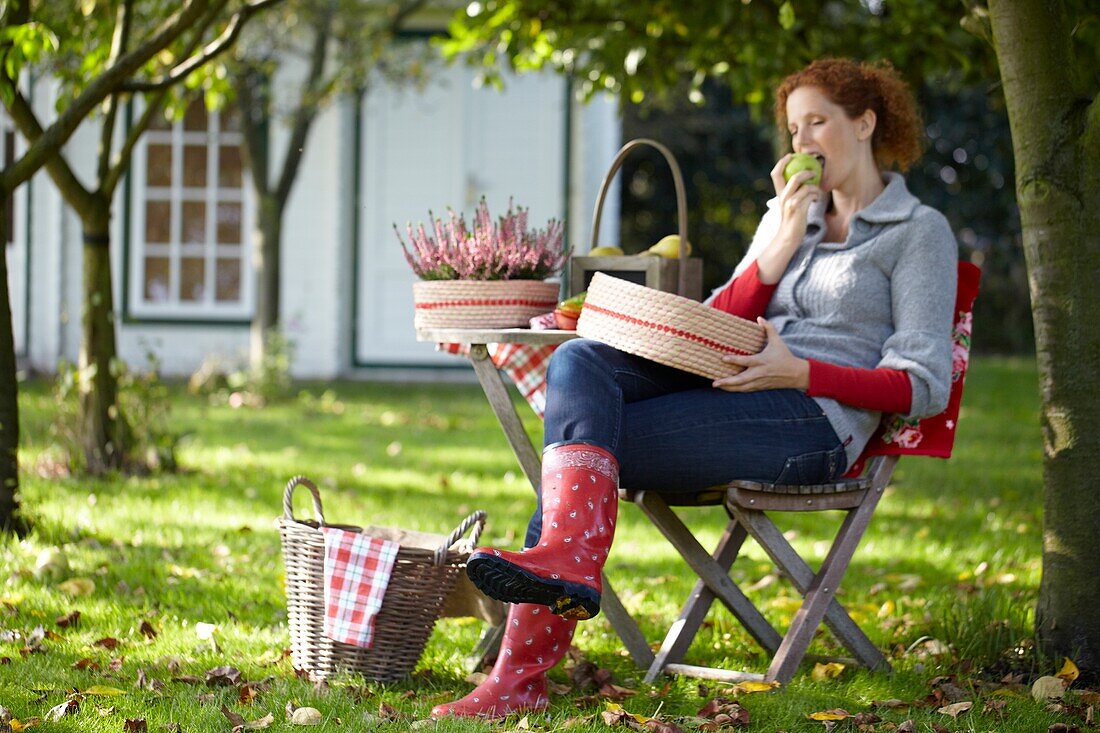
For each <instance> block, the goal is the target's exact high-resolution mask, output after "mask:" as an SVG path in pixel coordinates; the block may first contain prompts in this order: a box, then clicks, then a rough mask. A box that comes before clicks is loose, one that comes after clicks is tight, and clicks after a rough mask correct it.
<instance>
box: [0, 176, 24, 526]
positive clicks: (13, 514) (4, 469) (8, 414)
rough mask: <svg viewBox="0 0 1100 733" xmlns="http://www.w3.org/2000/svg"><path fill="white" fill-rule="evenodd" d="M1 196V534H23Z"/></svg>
mask: <svg viewBox="0 0 1100 733" xmlns="http://www.w3.org/2000/svg"><path fill="white" fill-rule="evenodd" d="M7 204H8V197H7V195H5V194H4V193H3V192H0V530H3V531H4V532H11V531H16V532H20V533H22V531H23V529H24V527H23V523H22V521H21V520H20V518H19V516H18V511H19V455H18V450H19V391H18V386H17V382H16V378H15V334H14V333H13V332H12V325H11V300H10V297H11V296H10V294H9V293H8V248H7V247H6V246H5V245H4V242H6V241H8V240H7V236H6V235H7V232H6V231H5V226H6V224H5V222H6V221H7V217H6V216H5V215H6V213H7V212H6V211H5V208H6V207H7Z"/></svg>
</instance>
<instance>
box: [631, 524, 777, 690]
mask: <svg viewBox="0 0 1100 733" xmlns="http://www.w3.org/2000/svg"><path fill="white" fill-rule="evenodd" d="M747 537H748V533H747V532H745V529H744V528H743V527H742V526H741V525H739V524H738V523H737V522H733V521H731V522H730V523H729V524H728V525H727V526H726V531H725V532H723V533H722V539H721V540H720V541H719V542H718V547H717V548H715V550H714V555H713V558H714V562H715V563H716V564H717V565H718V567H720V568H722V569H723V570H724V571H725V572H726V573H727V574H728V572H729V568H730V566H732V565H733V561H734V560H735V559H737V554H738V553H739V552H740V551H741V546H742V545H743V544H744V543H745V539H746V538H747ZM714 599H715V595H714V591H712V590H711V589H710V588H708V587H707V584H706V583H704V582H703V581H702V580H698V581H696V583H695V587H694V588H692V590H691V595H690V596H688V600H687V602H686V603H685V604H684V607H683V609H682V610H681V611H680V617H679V618H678V619H677V620H676V623H674V624H673V625H672V627H671V628H669V630H668V634H667V635H666V636H665V640H664V642H663V643H662V644H661V648H660V650H659V651H658V652H657V656H656V658H654V660H653V664H652V666H650V668H649V672H648V673H647V674H646V676H645V681H646V682H647V683H652V682H653V681H654V680H656V679H657V676H658V675H659V674H661V673H662V672H663V671H664V670H665V667H666V666H668V665H670V664H678V663H679V662H681V661H682V660H683V658H684V654H685V653H687V650H688V647H690V646H691V643H692V641H694V640H695V634H696V633H698V631H699V627H700V626H702V625H703V621H704V620H705V619H706V617H707V612H708V611H710V607H711V605H712V604H713V603H714ZM769 651H770V652H772V653H774V651H775V650H774V649H773V650H769Z"/></svg>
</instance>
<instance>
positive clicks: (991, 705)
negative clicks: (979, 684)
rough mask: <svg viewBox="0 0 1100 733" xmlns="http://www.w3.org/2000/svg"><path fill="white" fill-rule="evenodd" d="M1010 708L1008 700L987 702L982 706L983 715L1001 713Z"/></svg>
mask: <svg viewBox="0 0 1100 733" xmlns="http://www.w3.org/2000/svg"><path fill="white" fill-rule="evenodd" d="M1007 706H1008V700H986V701H985V704H983V705H982V712H983V713H999V712H1001V711H1002V710H1004V709H1005V708H1006V707H1007Z"/></svg>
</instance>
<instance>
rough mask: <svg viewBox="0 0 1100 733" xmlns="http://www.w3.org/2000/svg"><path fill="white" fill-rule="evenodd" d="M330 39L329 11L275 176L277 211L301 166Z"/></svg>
mask: <svg viewBox="0 0 1100 733" xmlns="http://www.w3.org/2000/svg"><path fill="white" fill-rule="evenodd" d="M331 36H332V9H331V8H329V9H328V10H326V11H325V13H324V15H323V16H322V17H321V18H320V20H319V22H318V23H317V26H316V36H315V37H314V39H313V50H312V52H311V53H310V61H309V71H308V72H307V73H306V80H305V83H304V84H302V95H301V98H300V99H299V100H298V108H297V109H296V110H295V112H294V124H293V125H292V127H291V133H290V140H289V141H288V143H287V150H286V156H284V158H283V169H282V171H281V172H280V174H279V182H278V184H277V185H276V186H275V200H276V202H277V203H278V207H279V209H280V210H282V208H283V206H285V205H286V200H287V197H288V196H289V195H290V187H291V186H293V185H294V178H295V177H296V176H297V175H298V166H299V165H301V162H302V155H303V154H304V152H305V145H306V137H307V136H308V135H309V128H310V126H311V125H312V124H313V120H314V119H315V118H316V117H317V105H318V99H317V90H318V88H319V86H320V85H321V79H322V77H323V76H324V74H325V63H326V61H327V59H328V45H329V40H330V38H331Z"/></svg>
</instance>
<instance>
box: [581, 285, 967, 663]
mask: <svg viewBox="0 0 1100 733" xmlns="http://www.w3.org/2000/svg"><path fill="white" fill-rule="evenodd" d="M979 276H980V272H979V271H978V269H977V268H976V267H974V266H973V265H970V264H969V263H961V264H960V267H959V292H958V296H957V299H956V323H955V331H954V340H955V352H954V353H955V359H954V368H953V374H952V378H953V383H952V388H951V398H950V401H949V403H948V407H947V409H946V410H945V411H944V412H943V413H941V414H940V415H937V416H935V417H933V418H928V419H927V420H923V421H920V422H919V423H917V422H905V421H904V420H902V419H901V418H899V417H897V416H886V417H885V418H884V420H883V424H882V425H881V426H880V428H879V430H878V432H876V434H875V435H874V436H873V437H872V438H871V441H870V442H869V444H868V448H867V449H866V450H865V451H864V454H863V456H862V457H861V460H860V461H859V462H857V464H856V466H855V467H853V471H854V472H855V473H856V474H857V475H855V476H854V477H852V478H844V479H842V480H840V481H837V482H836V483H831V484H823V485H816V486H783V485H776V484H766V483H759V482H754V481H733V482H731V483H730V484H728V485H726V486H723V487H717V488H715V489H712V490H708V491H705V492H702V493H700V494H697V495H694V496H691V497H683V496H678V495H677V496H674V497H663V496H661V495H660V494H659V493H657V492H653V491H637V492H632V491H629V490H623V491H620V498H621V499H622V500H625V501H629V502H632V503H633V504H635V505H636V506H638V508H639V509H641V510H642V512H643V513H644V514H645V515H646V516H647V517H648V518H649V520H650V521H652V522H653V524H654V525H655V526H656V527H657V528H658V529H659V530H660V531H661V533H662V534H663V535H664V536H665V538H666V539H668V541H669V542H670V543H671V544H672V545H673V547H675V548H676V550H677V551H678V552H679V554H680V555H681V556H682V557H683V558H684V560H685V561H686V562H687V564H688V565H689V566H690V567H691V569H692V570H693V571H695V574H696V575H697V576H698V578H699V579H698V581H697V582H696V584H695V587H694V588H693V590H692V592H691V595H690V596H689V597H688V600H687V602H686V604H685V605H684V607H683V610H682V611H681V612H680V616H679V618H678V619H677V620H676V622H675V623H674V624H673V625H672V626H671V628H670V629H669V631H668V633H667V634H666V636H665V639H664V642H663V643H662V644H661V647H660V649H659V651H658V652H657V654H656V655H655V656H654V655H653V654H652V652H651V651H650V649H649V647H648V645H647V644H646V641H645V637H644V636H643V635H642V632H641V630H640V629H639V627H638V625H637V623H636V622H635V621H634V620H633V619H632V618H631V617H630V616H629V614H628V613H626V611H625V609H623V607H622V604H621V603H620V602H619V600H618V598H616V597H615V595H614V591H611V590H610V585H609V584H607V583H606V582H605V586H604V602H603V603H604V610H605V613H606V614H607V616H608V619H609V620H610V621H611V623H612V626H613V627H614V628H615V630H616V632H618V634H619V636H620V637H621V638H622V639H623V642H624V644H625V645H626V647H627V649H628V651H629V652H630V653H631V655H632V657H633V658H634V660H635V662H636V663H638V664H639V666H642V667H644V668H647V670H648V671H647V673H646V676H645V679H646V681H647V682H653V681H654V680H655V679H656V678H657V676H658V675H660V674H661V673H662V672H667V673H671V674H681V675H686V676H692V677H703V678H709V679H718V680H723V681H732V682H735V681H739V680H749V679H755V680H765V681H773V680H774V681H778V682H782V683H786V682H788V681H790V679H791V678H792V677H793V676H794V674H795V672H796V671H797V669H798V666H799V665H800V664H801V662H802V661H803V659H804V658H805V656H806V651H807V649H808V648H809V645H810V642H811V641H812V639H813V636H814V633H815V632H816V630H817V628H818V627H819V626H820V625H821V623H822V622H824V623H825V625H826V626H827V627H828V628H829V629H830V631H832V633H833V635H834V636H835V637H836V638H837V640H838V641H840V643H841V644H842V645H843V646H844V647H845V648H847V649H848V651H850V652H851V653H852V655H853V657H854V658H855V661H856V662H858V663H859V664H862V665H863V666H865V667H867V668H869V669H873V670H889V669H890V664H889V662H887V661H886V658H885V657H884V656H883V654H882V652H881V651H879V649H878V648H877V647H876V646H875V645H874V644H873V643H872V642H871V640H870V639H868V638H867V635H866V634H864V633H863V631H862V630H861V629H860V628H859V626H858V625H857V624H856V623H855V621H853V620H852V618H851V616H849V614H848V612H847V611H846V610H845V609H844V607H843V606H841V604H840V603H839V602H838V601H837V600H836V593H837V589H838V587H839V586H840V583H841V581H842V580H843V578H844V574H845V572H846V571H847V569H848V564H849V563H850V562H851V560H852V557H853V555H854V554H855V551H856V548H857V547H858V546H859V543H860V540H861V539H862V538H863V535H864V533H865V532H866V530H867V527H868V525H869V523H870V521H871V517H872V515H873V514H874V511H875V507H876V506H878V502H879V499H881V498H882V494H883V491H884V490H885V489H886V486H887V485H888V484H889V483H890V479H891V476H892V475H893V472H894V468H895V466H896V465H897V462H898V457H899V456H900V455H934V456H940V457H944V458H946V457H947V456H949V455H950V453H951V448H952V445H953V443H954V436H955V426H956V422H957V419H958V414H959V406H960V403H961V401H962V386H963V382H964V377H965V372H966V366H967V364H968V360H969V347H970V323H971V317H970V314H971V310H972V307H973V302H974V298H975V296H976V295H977V290H978V281H979ZM918 436H919V437H918ZM865 461H866V462H865ZM670 504H673V505H677V506H687V505H690V506H701V505H717V504H721V505H722V506H723V507H724V508H725V510H726V513H727V515H728V516H729V524H728V525H727V526H726V530H725V532H724V533H723V534H722V537H721V539H720V541H719V542H718V546H717V547H716V548H715V550H714V552H713V553H709V552H707V551H706V550H705V549H704V548H703V546H702V545H701V544H699V541H698V540H697V539H696V538H695V536H694V535H693V534H692V533H691V531H690V530H689V529H688V528H687V527H686V526H684V523H683V522H682V521H681V519H680V518H679V516H677V515H676V513H675V512H673V511H672V509H671V508H670ZM826 510H840V511H844V512H846V515H845V517H844V520H843V522H842V523H841V526H840V529H839V531H838V532H837V535H836V538H835V539H834V541H833V544H832V546H831V547H830V549H829V552H828V554H827V555H826V557H825V560H824V561H823V562H822V564H821V567H820V568H819V569H818V570H817V572H814V571H813V570H812V569H811V568H810V566H809V565H808V564H807V563H806V561H805V560H803V559H802V558H801V557H800V556H799V555H798V553H797V552H796V551H795V550H794V548H793V547H792V546H791V544H790V543H789V542H788V541H787V540H786V538H785V537H784V536H783V533H782V532H780V531H779V529H778V528H777V527H776V526H775V524H774V523H773V522H772V520H771V519H770V518H769V516H768V514H767V513H768V512H808V511H809V512H817V511H826ZM750 536H751V537H752V538H753V539H754V540H755V541H756V542H757V543H758V544H759V545H760V546H761V547H762V548H763V549H764V551H765V553H767V555H768V557H770V558H771V560H772V562H774V563H775V565H776V567H777V568H778V569H779V571H780V572H781V573H782V574H783V576H784V577H786V579H787V580H789V581H790V582H791V584H792V585H793V586H794V587H795V589H796V590H797V591H798V592H799V593H800V594H801V595H802V596H803V601H802V604H801V606H800V607H799V609H798V611H797V612H796V613H795V615H794V617H793V619H792V621H791V625H790V627H789V628H788V630H787V633H786V634H785V635H781V634H780V633H779V632H778V631H777V630H776V629H775V628H774V627H772V625H771V624H770V623H769V622H768V621H767V620H766V619H765V618H764V616H763V614H761V613H760V611H759V610H758V609H757V608H756V606H755V605H753V603H752V601H750V600H749V599H748V597H746V596H745V594H744V593H743V592H742V591H741V590H740V589H739V588H738V587H737V585H736V584H734V582H733V581H732V580H731V579H730V577H729V572H730V568H731V567H732V565H733V562H734V560H736V558H737V556H738V553H739V552H740V550H741V547H742V545H743V544H744V542H745V540H746V539H747V538H748V537H750ZM609 591H610V592H609ZM715 600H717V601H720V602H721V603H722V605H724V606H725V607H726V608H727V609H728V610H729V611H730V613H732V614H733V615H734V617H735V618H737V620H738V621H739V622H740V623H741V624H742V625H743V626H744V627H745V629H746V630H747V631H748V633H749V635H750V636H752V637H753V638H754V639H755V640H756V641H757V642H758V643H759V644H760V645H761V646H762V647H763V648H764V649H765V650H767V652H768V653H769V654H770V655H772V659H771V663H770V664H769V666H768V669H767V672H765V673H764V674H758V673H749V672H742V671H732V670H724V669H714V668H708V667H699V666H694V665H690V664H684V663H683V658H684V654H685V653H686V652H687V650H688V647H689V646H690V645H691V642H692V640H693V639H694V638H695V634H696V632H698V630H699V628H700V627H701V626H702V624H703V621H704V619H705V617H706V615H707V612H708V611H709V610H710V608H711V606H712V605H713V603H714V601H715Z"/></svg>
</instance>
